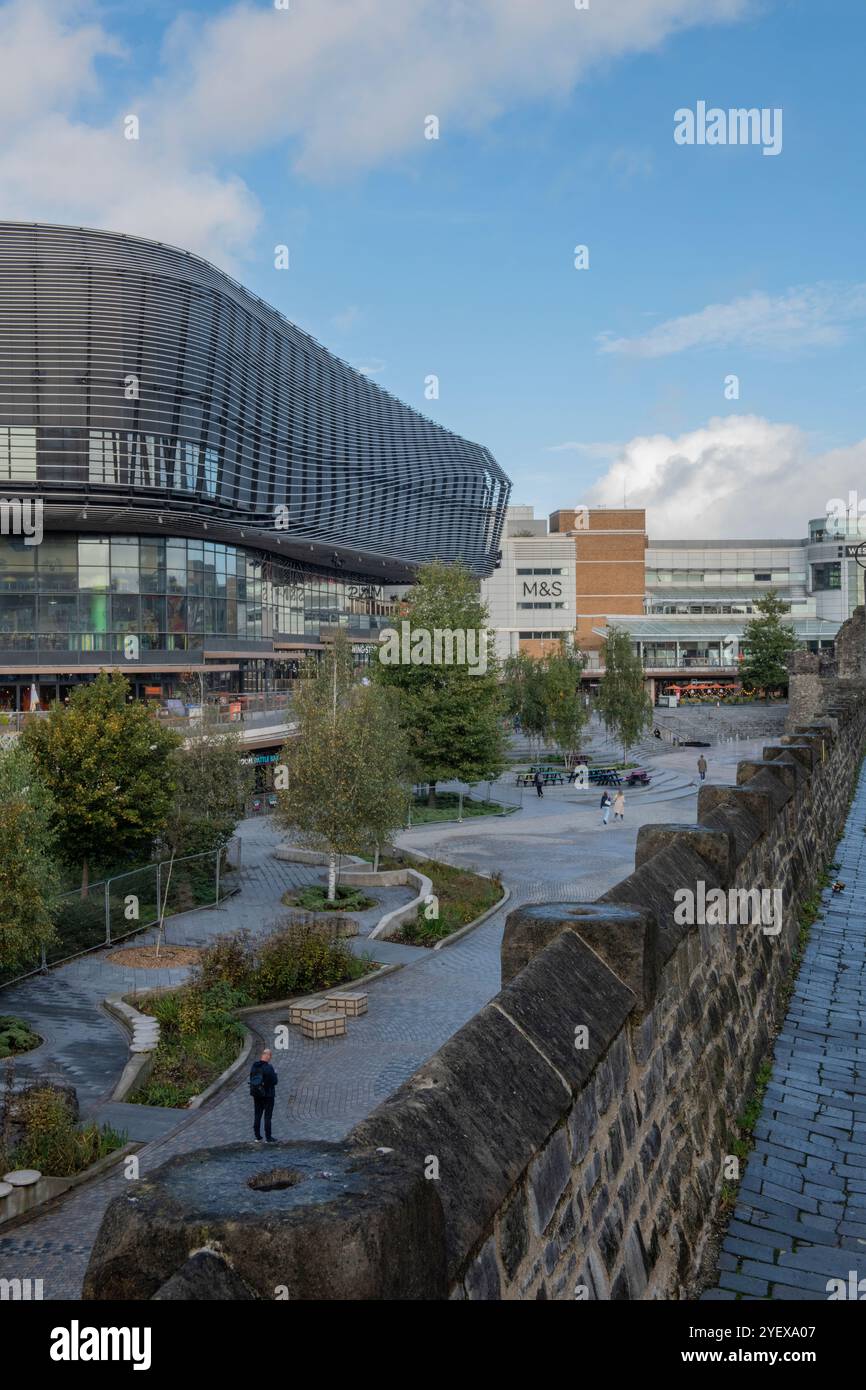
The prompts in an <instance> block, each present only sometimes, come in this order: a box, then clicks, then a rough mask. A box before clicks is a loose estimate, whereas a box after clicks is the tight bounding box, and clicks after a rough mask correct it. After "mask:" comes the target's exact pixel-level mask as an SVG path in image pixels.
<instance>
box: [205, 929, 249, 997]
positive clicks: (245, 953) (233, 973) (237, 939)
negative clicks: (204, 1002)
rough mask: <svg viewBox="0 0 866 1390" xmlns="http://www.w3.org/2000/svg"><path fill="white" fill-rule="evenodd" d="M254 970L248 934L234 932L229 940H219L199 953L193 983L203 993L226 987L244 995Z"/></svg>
mask: <svg viewBox="0 0 866 1390" xmlns="http://www.w3.org/2000/svg"><path fill="white" fill-rule="evenodd" d="M254 967H255V962H254V958H253V949H252V942H251V938H250V934H249V932H247V931H238V932H234V933H233V934H232V935H231V936H221V937H219V938H218V940H216V941H215V942H214V943H213V945H212V946H208V947H207V948H206V949H205V950H204V951H202V953H201V956H200V957H199V963H198V970H197V974H196V979H197V982H198V983H200V985H201V986H202V987H203V988H204V989H210V988H211V987H212V986H214V985H217V984H226V985H230V986H231V987H232V988H233V989H236V990H238V991H239V992H240V993H244V992H245V991H246V990H247V989H248V987H249V980H250V976H251V974H252V972H253V969H254ZM247 1002H249V1001H247Z"/></svg>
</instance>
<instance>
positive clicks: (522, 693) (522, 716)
mask: <svg viewBox="0 0 866 1390" xmlns="http://www.w3.org/2000/svg"><path fill="white" fill-rule="evenodd" d="M502 694H503V699H504V704H505V709H506V712H507V714H509V715H510V716H511V718H512V719H515V718H517V719H519V720H520V728H521V732H522V733H524V734H525V735H526V737H527V738H528V739H529V740H530V742H532V741H533V740H538V742H539V743H541V742H542V741H543V740H544V739H546V738H547V735H548V732H549V728H548V725H549V707H548V703H547V700H546V698H545V689H544V673H543V671H542V666H541V662H540V661H538V660H537V659H536V658H535V657H534V656H530V654H529V652H524V651H519V652H515V653H514V654H513V655H512V656H508V657H506V658H505V661H504V662H503V664H502Z"/></svg>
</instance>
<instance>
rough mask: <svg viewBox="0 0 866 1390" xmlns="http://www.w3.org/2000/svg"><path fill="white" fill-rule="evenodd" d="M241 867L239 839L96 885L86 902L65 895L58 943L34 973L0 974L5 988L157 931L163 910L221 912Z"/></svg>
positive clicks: (72, 894) (36, 963) (60, 900)
mask: <svg viewBox="0 0 866 1390" xmlns="http://www.w3.org/2000/svg"><path fill="white" fill-rule="evenodd" d="M240 867H241V840H240V839H239V838H238V837H237V836H235V837H234V838H233V839H232V840H230V841H229V843H228V844H227V845H225V846H224V847H223V848H222V849H220V850H207V851H205V853H203V854H188V855H184V856H183V857H182V858H180V859H175V860H174V861H172V860H170V859H161V860H158V861H155V862H154V863H152V864H145V865H143V866H142V867H141V868H139V869H131V870H130V871H129V872H128V873H123V874H114V875H113V876H112V877H111V878H106V879H101V880H100V881H99V882H98V883H91V884H90V885H89V887H88V890H87V893H86V895H85V896H84V897H82V894H81V890H80V888H75V889H73V890H72V891H71V892H69V893H62V894H61V895H60V897H59V898H58V906H57V915H56V936H55V940H54V942H53V944H52V945H51V946H49V947H47V949H43V951H42V953H41V956H40V958H39V959H38V960H36V959H34V961H33V964H32V965H31V966H30V967H29V968H27V969H23V970H19V971H18V973H16V974H14V975H13V974H8V975H7V974H2V973H0V988H3V986H5V985H11V984H14V983H15V982H16V981H18V980H24V979H27V978H28V976H30V975H36V974H38V973H39V972H40V971H43V970H47V969H48V967H49V966H52V965H60V964H61V962H63V961H67V960H73V959H74V958H75V957H76V956H82V955H86V954H87V952H89V951H98V950H100V949H102V948H104V947H106V946H113V945H115V944H116V943H118V942H120V941H124V940H126V938H127V937H130V936H134V935H135V933H136V932H141V931H146V930H147V929H148V928H149V927H154V926H156V925H157V923H158V922H159V919H160V905H162V908H163V911H164V914H165V916H166V917H171V916H174V915H176V914H177V913H179V912H191V911H193V910H194V909H195V908H198V907H216V906H217V905H218V904H219V903H221V902H222V901H223V899H224V898H226V897H228V896H230V895H231V894H232V893H233V892H234V891H235V888H234V883H235V880H234V875H236V874H237V872H238V871H239V869H240Z"/></svg>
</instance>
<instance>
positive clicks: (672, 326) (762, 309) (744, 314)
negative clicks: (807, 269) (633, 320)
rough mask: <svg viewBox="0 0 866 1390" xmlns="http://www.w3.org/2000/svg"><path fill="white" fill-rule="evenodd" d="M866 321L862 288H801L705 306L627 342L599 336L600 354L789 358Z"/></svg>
mask: <svg viewBox="0 0 866 1390" xmlns="http://www.w3.org/2000/svg"><path fill="white" fill-rule="evenodd" d="M864 318H866V284H855V285H831V284H817V285H801V286H798V287H796V288H794V289H789V290H786V291H785V293H784V294H780V295H769V294H764V293H761V292H756V293H754V294H750V295H745V296H743V297H742V298H740V299H734V300H732V301H731V302H730V303H729V304H708V305H707V307H706V308H705V309H701V310H700V311H699V312H698V313H696V314H684V315H682V316H681V317H679V318H673V319H668V320H667V321H666V322H664V323H659V324H656V326H655V327H654V328H651V329H650V331H649V332H648V333H642V334H639V335H637V336H636V337H633V338H615V337H613V336H612V335H611V334H602V336H601V338H600V339H599V342H600V345H601V346H600V351H601V352H603V353H618V354H620V355H621V356H626V357H669V356H671V355H672V354H673V353H677V352H685V351H688V350H692V349H700V348H730V347H738V348H746V349H748V350H750V351H756V350H758V351H762V350H767V351H771V352H790V351H796V350H800V349H803V348H817V347H833V346H835V345H836V344H837V343H840V342H843V341H844V339H845V337H846V333H847V325H849V324H851V323H853V322H855V321H857V320H862V319H864Z"/></svg>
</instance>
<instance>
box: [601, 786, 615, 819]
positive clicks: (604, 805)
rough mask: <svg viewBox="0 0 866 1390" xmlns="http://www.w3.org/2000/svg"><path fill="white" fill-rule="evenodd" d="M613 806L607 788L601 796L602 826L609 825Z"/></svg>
mask: <svg viewBox="0 0 866 1390" xmlns="http://www.w3.org/2000/svg"><path fill="white" fill-rule="evenodd" d="M612 805H613V802H612V801H611V799H610V792H609V791H608V789H607V787H605V789H604V791H603V792H602V794H601V823H602V825H607V823H608V821H609V820H610V808H611V806H612Z"/></svg>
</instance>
